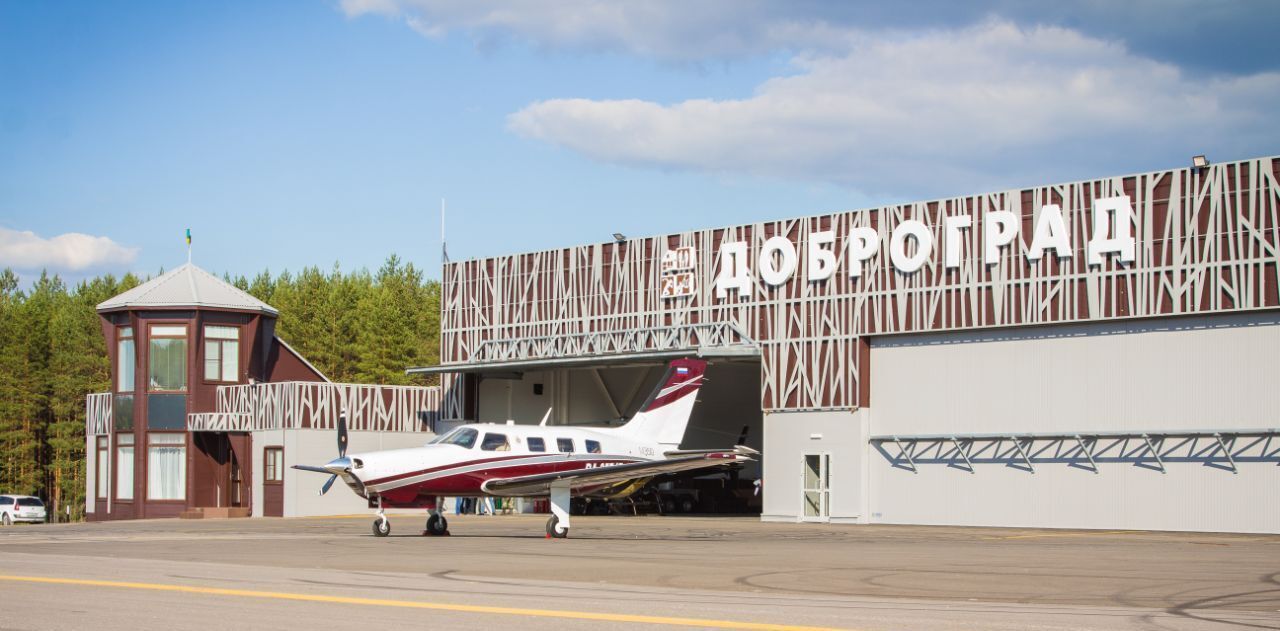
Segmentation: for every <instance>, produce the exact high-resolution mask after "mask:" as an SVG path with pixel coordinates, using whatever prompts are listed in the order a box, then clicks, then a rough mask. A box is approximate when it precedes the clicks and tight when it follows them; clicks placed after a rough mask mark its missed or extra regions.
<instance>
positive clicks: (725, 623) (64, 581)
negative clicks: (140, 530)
mask: <svg viewBox="0 0 1280 631" xmlns="http://www.w3.org/2000/svg"><path fill="white" fill-rule="evenodd" d="M0 581H12V582H18V583H42V584H47V585H81V586H90V587H115V588H120V589H141V590H151V591H158V592H179V593H184V594H207V595H213V596H240V597H244V598H270V599H276V600H294V601H302V602H318V603H336V604H342V605H366V606H373V607H400V608H405V609H432V610H436V611H457V612H464V613H487V614H497V615H507V616H535V617H539V618H562V619H566V620H593V621H598V622H632V623H637V624H661V625H675V626H683V627H696V628H702V629H768V630H770V631H783V630H791V631H816V630H819V629H825V627H804V626H794V625H784V624H769V623H763V622H741V621H736V620H711V619H705V618H674V617H667V616H640V615H633V614H618V613H599V612H591V611H571V610H557V609H525V608H521V607H493V606H489V605H456V604H448V603H426V602H418V601H412V600H385V599H381V598H355V597H350V596H326V595H323V594H297V593H289V592H265V591H257V590H251V589H225V588H221V587H198V586H195V585H169V584H164V583H131V582H126V581H100V580H93V579H83V578H52V577H45V576H11V575H5V574H0Z"/></svg>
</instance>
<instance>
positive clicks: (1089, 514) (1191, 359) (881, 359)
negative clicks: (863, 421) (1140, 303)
mask: <svg viewBox="0 0 1280 631" xmlns="http://www.w3.org/2000/svg"><path fill="white" fill-rule="evenodd" d="M1278 357H1280V315H1277V314H1251V315H1250V314H1243V315H1234V316H1213V317H1197V318H1177V319H1164V320H1153V321H1142V322H1129V323H1122V324H1095V325H1078V326H1055V327H1046V328H1042V329H1034V330H1023V331H1000V332H969V333H954V334H944V335H933V336H916V337H904V338H892V339H884V340H881V339H876V340H875V341H873V343H872V349H871V367H872V373H871V374H872V378H871V392H872V394H871V408H870V411H871V428H872V430H871V434H873V435H893V434H897V435H910V434H943V433H958V434H963V433H998V432H1023V433H1027V432H1044V433H1050V432H1076V431H1080V432H1086V431H1100V432H1102V431H1143V430H1146V431H1153V432H1155V431H1160V430H1178V429H1183V430H1192V429H1231V428H1236V429H1244V428H1266V427H1277V426H1280V388H1276V387H1275V384H1277V383H1280V369H1278V368H1277V367H1278V365H1280V362H1278V361H1277V358H1278ZM1135 448H1137V447H1135ZM1138 451H1139V452H1140V451H1141V449H1140V448H1138ZM1275 451H1276V446H1275V445H1274V441H1273V443H1272V446H1271V447H1268V448H1267V449H1264V450H1262V453H1272V454H1274V453H1275ZM869 456H870V457H869V465H870V476H871V492H870V516H871V520H872V521H873V522H883V523H916V524H958V525H991V526H1034V527H1053V528H1120V529H1130V528H1132V529H1152V530H1206V531H1236V532H1280V508H1278V505H1277V503H1276V502H1273V501H1271V498H1272V497H1273V495H1274V492H1275V489H1276V488H1277V485H1278V484H1280V467H1277V466H1276V462H1275V458H1274V455H1273V456H1272V457H1270V459H1266V458H1264V459H1263V461H1253V462H1248V461H1246V462H1240V463H1239V464H1238V468H1239V473H1232V471H1231V470H1230V468H1229V467H1228V466H1226V463H1217V464H1214V463H1206V462H1167V463H1166V464H1165V469H1166V473H1161V472H1160V470H1159V466H1158V465H1157V463H1156V462H1154V460H1153V459H1151V458H1135V459H1131V460H1130V461H1128V462H1101V463H1100V464H1099V466H1098V471H1099V472H1098V473H1096V474H1095V473H1093V472H1092V471H1090V470H1089V469H1088V467H1086V466H1081V464H1082V463H1081V462H1080V461H1079V460H1078V459H1076V460H1075V461H1074V466H1073V464H1072V463H1071V462H1037V463H1035V465H1034V473H1033V472H1030V471H1027V470H1025V467H1023V466H1021V464H1020V463H1018V462H1016V461H1015V460H1016V459H1010V462H1005V463H1000V462H987V463H982V462H979V463H977V464H975V465H974V467H973V472H972V473H970V472H969V471H968V470H966V467H964V466H963V463H961V462H956V461H958V460H959V459H958V457H955V456H953V457H952V460H953V462H952V464H947V463H946V462H939V461H938V459H935V460H934V461H933V462H930V463H921V464H919V465H918V466H917V467H916V469H917V470H918V472H917V473H913V472H912V471H910V470H909V468H906V467H904V466H902V463H901V460H900V459H898V452H897V447H896V445H894V444H893V443H891V442H889V443H881V444H880V446H879V448H877V447H876V445H872V446H871V447H870V449H869ZM895 462H896V463H897V464H896V466H895Z"/></svg>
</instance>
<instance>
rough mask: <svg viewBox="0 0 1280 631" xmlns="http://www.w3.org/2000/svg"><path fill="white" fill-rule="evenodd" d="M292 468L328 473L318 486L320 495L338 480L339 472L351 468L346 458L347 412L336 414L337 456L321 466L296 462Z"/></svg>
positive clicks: (326, 491)
mask: <svg viewBox="0 0 1280 631" xmlns="http://www.w3.org/2000/svg"><path fill="white" fill-rule="evenodd" d="M293 468H294V469H298V470H300V471H314V472H316V473H328V474H329V479H328V480H325V482H324V485H323V486H321V487H320V494H321V495H324V494H325V493H328V492H329V489H331V488H333V483H334V482H336V481H337V480H338V475H339V474H341V473H343V472H346V471H350V470H351V461H350V460H348V459H347V414H346V413H345V412H343V413H342V414H340V415H338V457H337V458H336V459H334V460H332V461H330V462H329V464H327V465H325V466H323V467H315V466H311V465H305V464H296V465H293Z"/></svg>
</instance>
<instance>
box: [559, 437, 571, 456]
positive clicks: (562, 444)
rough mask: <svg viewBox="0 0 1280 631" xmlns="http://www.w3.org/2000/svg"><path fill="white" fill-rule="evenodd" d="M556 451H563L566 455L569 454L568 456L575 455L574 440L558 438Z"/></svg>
mask: <svg viewBox="0 0 1280 631" xmlns="http://www.w3.org/2000/svg"><path fill="white" fill-rule="evenodd" d="M556 449H559V450H560V451H563V452H564V453H567V454H568V453H573V439H572V438H557V439H556Z"/></svg>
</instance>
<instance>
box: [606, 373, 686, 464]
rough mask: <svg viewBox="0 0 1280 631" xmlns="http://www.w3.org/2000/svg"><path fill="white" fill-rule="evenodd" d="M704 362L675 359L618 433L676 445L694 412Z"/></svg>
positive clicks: (635, 438) (681, 438)
mask: <svg viewBox="0 0 1280 631" xmlns="http://www.w3.org/2000/svg"><path fill="white" fill-rule="evenodd" d="M706 370H707V362H705V361H702V360H700V359H677V360H674V361H672V362H671V363H670V364H668V365H667V372H666V374H665V375H664V376H663V379H662V382H661V383H660V384H659V385H658V387H657V389H655V390H654V391H653V393H652V394H650V395H649V399H648V400H647V401H645V403H644V405H642V406H641V407H640V411H639V412H636V414H635V416H632V417H631V420H629V421H627V424H626V425H623V426H622V427H619V428H618V429H617V431H618V433H619V434H621V435H623V436H626V437H628V438H631V439H633V440H652V441H656V442H658V443H659V444H662V445H671V446H673V447H674V446H678V445H679V444H680V441H682V440H684V430H685V428H686V427H687V426H688V425H689V416H690V415H691V414H692V413H693V403H694V400H695V399H697V396H698V389H699V388H701V387H702V381H703V375H704V374H705V373H706Z"/></svg>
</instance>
